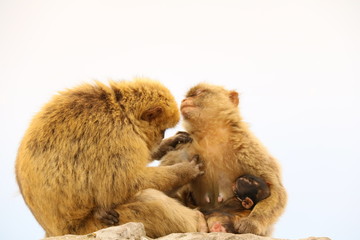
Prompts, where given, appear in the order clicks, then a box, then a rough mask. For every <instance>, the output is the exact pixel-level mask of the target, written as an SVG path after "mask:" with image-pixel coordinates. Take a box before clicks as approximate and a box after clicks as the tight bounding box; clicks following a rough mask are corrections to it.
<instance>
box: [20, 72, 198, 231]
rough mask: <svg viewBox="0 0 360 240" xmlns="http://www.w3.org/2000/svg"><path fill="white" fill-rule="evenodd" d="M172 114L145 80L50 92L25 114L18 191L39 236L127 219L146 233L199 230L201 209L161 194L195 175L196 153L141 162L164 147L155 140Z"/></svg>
mask: <svg viewBox="0 0 360 240" xmlns="http://www.w3.org/2000/svg"><path fill="white" fill-rule="evenodd" d="M179 117H180V116H179V110H178V107H177V104H176V101H175V99H174V97H173V96H172V95H171V93H170V91H169V90H168V89H167V88H165V87H164V86H163V85H162V84H160V83H159V82H156V81H151V80H148V79H136V80H134V81H120V82H110V85H109V86H108V85H105V84H102V83H99V82H96V83H95V84H83V85H81V86H79V87H76V88H73V89H68V90H66V91H63V92H59V94H57V95H55V96H54V97H53V98H52V99H51V100H50V102H49V103H47V104H46V105H45V106H44V107H43V108H42V109H41V111H40V112H39V113H38V114H36V116H35V117H34V118H33V119H32V121H31V123H30V126H29V128H28V130H27V131H26V133H25V136H24V137H23V140H22V142H21V144H20V147H19V151H18V155H17V160H16V177H17V182H18V184H19V187H20V190H21V193H22V195H23V197H24V200H25V202H26V204H27V205H28V207H29V208H30V210H31V211H32V213H33V214H34V216H35V218H36V220H37V221H38V222H39V223H40V225H41V226H42V227H43V228H44V230H45V231H46V235H47V236H57V235H64V234H86V233H90V232H94V231H96V230H98V229H101V228H104V227H107V226H108V225H117V224H123V223H127V222H131V221H133V222H142V223H143V224H144V226H145V229H146V232H147V234H148V236H150V237H153V238H155V237H160V236H164V235H167V234H170V233H173V232H194V231H197V230H199V228H201V226H199V222H201V221H203V219H202V215H201V213H200V212H199V211H196V210H193V209H190V208H187V207H185V206H183V205H181V204H180V203H179V202H177V201H176V200H174V199H172V198H170V197H168V196H166V195H165V194H164V193H162V192H161V191H164V192H168V191H170V190H172V189H176V188H179V187H181V186H183V185H184V184H187V183H189V182H190V181H191V180H193V179H195V178H196V177H198V176H199V175H201V174H202V173H203V171H202V170H201V167H202V163H201V162H199V161H198V157H197V156H189V159H187V161H184V162H182V163H177V164H175V165H173V166H161V167H147V164H148V163H149V161H151V160H152V156H155V155H157V154H158V155H161V154H164V151H165V152H166V151H167V150H166V149H167V148H166V147H164V149H165V150H164V149H160V148H158V145H159V143H160V142H161V140H162V138H163V136H164V132H165V130H166V129H167V128H170V127H174V126H175V125H176V124H177V122H178V121H179ZM178 141H180V142H181V141H183V140H181V139H180V140H178ZM170 147H171V146H170ZM168 148H169V146H168ZM161 151H163V152H161Z"/></svg>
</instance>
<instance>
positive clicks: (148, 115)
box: [141, 107, 163, 122]
mask: <svg viewBox="0 0 360 240" xmlns="http://www.w3.org/2000/svg"><path fill="white" fill-rule="evenodd" d="M162 112H163V109H162V107H152V108H149V109H147V110H145V111H144V112H143V113H142V114H141V120H144V121H148V122H150V121H152V120H154V119H155V118H157V117H159V116H160V115H161V113H162Z"/></svg>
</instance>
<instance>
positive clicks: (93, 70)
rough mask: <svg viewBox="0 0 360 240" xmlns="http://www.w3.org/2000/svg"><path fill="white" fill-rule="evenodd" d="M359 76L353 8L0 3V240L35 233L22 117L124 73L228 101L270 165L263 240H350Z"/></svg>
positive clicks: (330, 2) (265, 1)
mask: <svg viewBox="0 0 360 240" xmlns="http://www.w3.org/2000/svg"><path fill="white" fill-rule="evenodd" d="M359 67H360V2H359V1H355V0H354V1H351V0H327V1H325V0H303V1H290V0H283V1H280V0H273V1H269V0H259V1H243V0H237V1H235V0H234V1H228V0H218V1H210V0H206V1H205V0H203V1H200V0H198V1H196V0H181V1H171V0H164V1H160V0H152V1H150V0H143V1H138V0H132V1H120V0H119V1H115V0H114V1H107V0H102V1H91V0H86V1H85V0H82V1H76V0H70V1H68V0H62V1H51V0H43V1H30V0H1V1H0V114H1V116H0V121H1V124H0V148H1V149H0V239H39V238H41V237H43V236H44V232H43V230H42V229H41V227H40V226H39V225H38V224H37V222H36V221H35V219H34V217H33V216H32V215H31V213H30V211H29V210H28V208H27V207H26V205H25V204H24V202H23V200H22V197H21V195H20V194H19V190H18V188H17V184H16V181H15V177H14V162H15V158H16V152H17V148H18V145H19V142H20V140H21V138H22V135H23V134H24V131H25V130H26V128H27V126H28V124H29V121H30V119H31V117H32V116H33V115H34V114H35V113H36V112H37V111H38V110H39V109H40V107H41V106H42V105H43V104H44V103H46V102H47V101H48V100H49V98H50V97H51V96H52V95H54V94H56V92H57V91H59V90H63V89H65V88H70V87H74V86H76V85H78V84H80V83H82V82H91V81H92V80H93V79H98V80H100V81H104V82H106V81H107V80H108V79H110V78H112V79H116V80H121V79H132V78H133V77H135V76H147V77H150V78H154V79H157V80H159V81H161V82H162V83H163V84H165V85H166V86H167V87H168V88H170V90H171V91H172V92H173V94H174V95H175V96H176V99H177V101H178V103H180V101H181V99H182V97H183V96H184V94H185V92H186V91H187V89H188V88H189V87H191V86H193V85H195V84H197V83H198V82H201V81H207V82H209V83H213V84H217V85H223V86H225V87H227V88H229V89H235V90H237V91H239V93H240V94H241V99H240V110H241V112H242V115H243V117H244V120H245V121H247V122H249V124H250V125H251V129H252V130H253V131H254V132H255V134H256V135H257V136H258V137H259V138H260V139H261V140H262V142H263V143H264V144H265V145H266V146H267V148H268V149H269V150H270V152H271V153H272V154H273V155H274V156H276V157H277V158H278V159H279V161H280V162H281V164H282V167H283V179H284V184H285V186H286V188H287V190H288V193H289V203H288V206H287V208H286V212H285V214H284V215H283V216H282V218H281V219H280V221H279V222H278V224H277V225H276V230H275V232H274V237H278V238H293V239H294V238H305V237H309V236H328V237H331V238H333V239H348V240H349V239H356V238H358V235H359V234H358V228H359V227H360V225H359V215H360V208H359V202H360V194H359V189H360V176H359V175H360V171H359V160H360V146H359V135H360V127H359V124H360V106H359V105H360V104H359V103H360V96H359V95H360V92H359V90H360V83H359V81H360V70H359ZM177 129H181V124H180V125H179V127H178V128H177ZM173 131H174V130H173ZM173 131H172V132H170V133H168V135H169V134H170V135H171V134H172V133H173Z"/></svg>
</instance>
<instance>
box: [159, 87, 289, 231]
mask: <svg viewBox="0 0 360 240" xmlns="http://www.w3.org/2000/svg"><path fill="white" fill-rule="evenodd" d="M238 105H239V98H238V93H237V92H236V91H229V90H226V89H224V88H223V87H220V86H215V85H210V84H205V83H201V84H198V85H197V86H195V87H193V88H191V89H190V90H189V91H188V93H187V94H186V98H185V99H184V100H183V101H182V103H181V108H180V109H181V113H182V116H183V119H184V128H185V130H186V131H187V132H188V133H189V134H190V137H191V138H192V142H191V143H186V144H183V145H182V146H181V147H179V148H177V149H176V150H175V151H170V152H169V153H168V154H166V155H165V156H164V157H163V159H162V163H161V166H166V165H171V164H173V163H176V162H183V161H188V160H187V159H189V156H192V155H194V154H198V155H199V156H200V158H201V160H202V161H203V163H204V171H205V174H204V175H202V176H201V177H198V178H196V179H194V180H193V181H192V182H191V183H190V184H189V185H187V186H185V187H182V188H181V189H180V190H179V191H178V192H176V193H172V195H173V196H174V195H175V196H176V197H178V198H180V199H182V201H183V203H184V204H185V205H187V204H188V202H189V201H188V199H189V195H190V196H191V198H190V199H191V201H190V202H191V204H190V205H188V206H192V205H194V207H199V208H200V209H203V210H211V209H214V208H216V207H218V206H220V205H222V204H223V203H224V202H225V201H226V200H227V199H229V198H231V197H233V190H232V187H231V186H232V183H233V182H235V180H236V178H237V177H238V176H241V175H244V174H251V175H254V176H259V177H261V178H262V179H264V181H265V182H266V183H268V185H269V188H270V192H271V195H270V196H269V197H268V198H266V199H264V200H262V201H261V202H259V203H258V204H256V206H255V207H254V209H253V210H252V211H251V213H250V214H249V215H248V216H245V217H244V216H240V217H239V219H238V220H237V221H235V230H236V232H238V233H253V234H257V235H262V236H268V235H270V234H271V232H272V227H273V225H274V224H275V223H276V221H277V220H278V219H279V217H280V216H281V214H282V213H283V212H284V209H285V206H286V202H287V193H286V190H285V188H284V186H283V184H282V179H281V169H280V165H279V163H278V162H277V160H276V159H275V158H274V157H272V156H271V154H270V153H269V152H268V151H267V149H266V148H265V147H264V146H263V145H262V144H261V143H260V141H259V140H258V139H257V138H256V137H255V136H254V135H253V134H252V133H251V131H250V129H249V127H248V126H247V124H246V123H245V122H244V121H243V120H242V117H241V115H240V113H239V109H238ZM175 160H176V161H175Z"/></svg>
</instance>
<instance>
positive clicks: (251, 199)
mask: <svg viewBox="0 0 360 240" xmlns="http://www.w3.org/2000/svg"><path fill="white" fill-rule="evenodd" d="M233 191H234V195H235V197H236V198H237V199H238V200H239V201H240V202H241V204H242V206H243V207H244V208H245V209H252V208H253V207H254V206H255V204H256V203H258V202H259V201H261V200H263V199H265V198H267V197H268V196H270V189H269V186H268V185H267V184H266V182H265V181H264V180H263V179H262V178H260V177H256V176H253V175H250V174H246V175H242V176H240V177H239V178H237V179H236V181H235V184H234V185H233Z"/></svg>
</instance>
